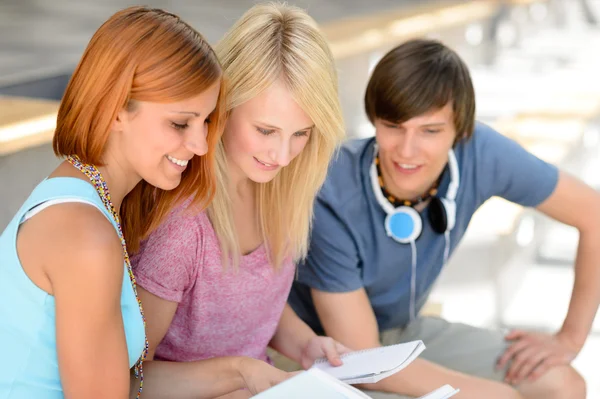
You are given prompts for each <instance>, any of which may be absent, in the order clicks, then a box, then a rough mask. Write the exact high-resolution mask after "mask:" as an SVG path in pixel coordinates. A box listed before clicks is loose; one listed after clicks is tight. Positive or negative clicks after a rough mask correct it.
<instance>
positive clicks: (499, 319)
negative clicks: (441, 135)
mask: <svg viewBox="0 0 600 399" xmlns="http://www.w3.org/2000/svg"><path fill="white" fill-rule="evenodd" d="M254 3H255V2H254V1H250V0H247V1H245V0H171V1H169V0H162V1H159V0H148V1H146V2H145V4H147V5H150V6H156V7H163V8H166V9H168V10H169V11H172V12H174V13H176V14H179V15H180V16H182V17H183V18H184V19H185V20H186V21H188V22H190V23H191V24H192V25H193V26H194V27H196V28H197V29H198V30H199V31H200V32H202V33H203V34H204V35H205V37H206V38H207V39H208V41H209V42H211V43H212V44H214V43H215V42H216V41H217V40H218V39H219V37H221V36H222V35H223V33H224V32H225V31H226V30H227V29H228V27H229V26H231V25H232V24H233V22H234V21H235V20H236V19H237V18H238V17H239V16H240V15H241V14H242V13H243V12H244V11H245V10H246V9H247V8H249V7H250V6H251V5H252V4H254ZM289 3H293V4H296V5H298V6H301V7H303V8H305V9H307V10H308V11H309V13H310V14H311V15H312V16H313V17H314V18H315V19H316V20H317V22H319V23H320V24H321V26H322V28H323V30H324V31H325V33H326V35H327V37H328V39H329V41H330V44H331V48H332V50H333V52H334V55H335V57H336V60H337V66H338V70H339V76H340V96H341V100H342V105H343V110H344V115H345V120H346V123H347V132H348V137H365V136H369V135H372V134H373V129H372V127H371V126H370V124H369V123H368V121H367V119H366V117H365V115H364V111H363V106H362V99H363V94H364V88H365V85H366V81H367V79H368V76H369V74H370V71H371V69H372V68H373V67H374V65H375V64H376V63H377V61H378V60H379V58H380V57H381V56H382V55H383V54H385V52H386V51H387V50H389V49H390V48H391V47H393V46H395V45H397V44H398V43H401V42H402V41H404V40H406V39H408V38H412V37H418V36H427V37H433V38H438V39H441V40H443V41H444V42H445V43H446V44H448V45H449V46H451V47H452V48H454V49H455V50H456V51H457V52H458V53H459V54H460V55H461V56H462V57H463V58H464V59H465V61H466V62H467V64H468V65H469V67H470V69H471V73H472V77H473V80H474V84H475V89H476V95H477V108H478V109H477V117H478V119H479V120H482V121H484V122H486V123H488V124H491V125H493V126H495V127H496V128H497V129H498V130H500V132H502V133H503V134H505V135H507V136H510V137H512V138H514V139H515V140H517V141H518V142H520V143H521V144H522V145H524V146H525V147H526V148H527V149H528V150H530V151H532V152H533V153H535V154H536V155H538V156H539V157H541V158H543V159H545V160H548V161H550V162H552V163H554V164H556V165H558V166H560V167H561V168H563V169H565V170H567V171H569V172H571V173H573V174H575V175H577V176H578V177H580V178H582V179H583V180H584V181H586V182H587V183H589V184H591V185H592V186H593V187H595V188H598V187H600V174H598V173H595V172H596V171H598V170H600V169H599V165H598V164H599V162H600V130H599V125H598V115H599V113H600V79H598V76H597V71H598V70H600V57H598V55H597V52H598V49H600V30H599V27H598V19H599V18H600V1H598V0H464V1H452V0H369V1H364V0H295V1H293V0H290V1H289ZM134 4H137V3H136V2H133V1H128V0H103V1H100V0H95V1H94V0H53V1H47V0H0V229H4V227H5V226H6V225H7V224H8V222H9V220H10V218H11V217H12V215H13V214H14V212H16V210H17V209H18V207H19V206H20V205H21V203H22V201H23V200H24V199H25V198H26V197H27V195H28V194H29V192H30V191H31V190H32V188H33V187H34V186H35V185H36V184H37V183H38V182H39V181H40V180H41V179H42V178H44V177H45V176H46V175H47V174H48V173H49V172H50V171H51V170H52V168H53V167H54V166H55V165H57V164H58V160H57V159H55V157H54V155H53V153H52V150H51V146H50V144H49V143H50V141H51V138H52V131H53V128H54V123H55V118H56V111H57V108H58V101H59V100H60V98H61V96H62V93H63V91H64V89H65V86H66V84H67V82H68V80H69V77H70V74H71V73H72V71H73V69H74V67H75V65H76V63H77V62H78V60H79V57H80V56H81V54H82V52H83V49H84V48H85V46H86V44H87V42H88V40H89V39H90V38H91V36H92V34H93V33H94V31H95V30H96V29H97V28H98V27H99V26H100V24H101V23H102V22H103V21H104V20H105V19H106V18H108V17H109V16H110V15H111V14H113V13H114V12H115V11H117V10H118V9H121V8H124V7H126V6H129V5H134ZM90 79H93V76H92V77H90ZM577 239H578V236H577V231H575V230H573V229H571V228H568V227H566V226H563V225H559V224H557V223H554V222H551V221H549V220H547V219H545V218H544V217H542V216H541V215H539V214H536V213H535V212H534V211H531V210H527V209H523V208H521V207H520V206H516V205H514V204H510V203H507V202H506V201H503V200H501V199H492V200H491V201H489V202H488V203H486V204H485V205H484V206H483V207H482V208H481V209H480V210H479V211H478V212H477V214H476V215H475V217H474V219H473V221H472V223H471V226H470V229H469V231H468V234H467V235H466V236H465V238H464V239H463V241H462V243H461V245H460V247H459V250H458V251H457V253H456V254H455V255H454V257H453V258H452V260H451V262H450V264H449V265H448V267H447V268H446V270H445V272H444V273H443V275H442V276H441V278H440V279H439V281H438V283H437V285H436V288H435V290H434V292H433V294H432V297H431V301H430V304H429V305H428V307H427V312H429V313H433V314H438V315H441V316H443V317H445V318H447V319H450V320H452V321H462V322H466V323H471V324H475V325H478V326H485V327H496V328H506V329H510V328H515V327H519V328H526V329H536V330H542V331H548V332H553V331H556V329H557V328H558V327H559V326H560V324H561V323H562V321H563V318H564V315H565V313H566V310H567V306H568V300H569V297H570V293H571V287H572V282H573V270H572V266H573V261H574V256H575V248H576V244H577ZM598 266H599V267H600V265H598ZM598 354H600V320H599V321H597V323H596V324H595V326H594V329H593V331H592V333H591V335H590V338H589V340H588V343H587V344H586V346H585V347H584V349H583V351H582V352H581V354H580V355H579V357H578V358H577V359H576V360H575V363H574V364H575V366H576V368H577V369H578V370H579V371H580V372H581V373H582V374H583V375H584V377H585V378H586V380H587V382H588V389H589V395H588V397H589V398H600V379H599V378H598V377H597V375H596V374H597V365H596V356H597V355H598Z"/></svg>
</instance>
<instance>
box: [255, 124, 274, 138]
mask: <svg viewBox="0 0 600 399" xmlns="http://www.w3.org/2000/svg"><path fill="white" fill-rule="evenodd" d="M256 130H258V132H259V133H260V134H264V135H265V136H268V135H270V134H272V133H273V132H275V130H273V129H263V128H262V127H258V126H257V127H256Z"/></svg>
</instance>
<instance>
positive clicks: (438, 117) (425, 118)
mask: <svg viewBox="0 0 600 399" xmlns="http://www.w3.org/2000/svg"><path fill="white" fill-rule="evenodd" d="M428 124H448V125H453V124H454V111H453V109H452V104H451V103H448V104H446V105H444V106H443V107H442V108H436V109H432V110H429V111H427V112H425V113H423V114H421V115H417V116H415V117H413V118H411V119H409V120H407V121H406V122H404V123H402V125H403V126H407V127H409V126H421V125H428Z"/></svg>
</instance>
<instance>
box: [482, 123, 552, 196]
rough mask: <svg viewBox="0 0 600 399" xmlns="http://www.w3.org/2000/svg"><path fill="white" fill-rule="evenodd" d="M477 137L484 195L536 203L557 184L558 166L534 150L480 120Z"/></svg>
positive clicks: (548, 194)
mask: <svg viewBox="0 0 600 399" xmlns="http://www.w3.org/2000/svg"><path fill="white" fill-rule="evenodd" d="M478 130H479V131H476V134H478V137H474V139H475V140H477V141H478V142H477V143H476V151H477V155H476V156H477V159H478V162H477V166H476V168H478V170H476V173H477V176H478V187H479V188H480V193H481V195H482V196H483V199H484V200H485V199H487V198H490V197H493V196H498V197H502V198H504V199H506V200H508V201H511V202H514V203H517V204H520V205H523V206H528V207H535V206H538V205H539V204H540V203H542V202H543V201H544V200H546V199H547V198H548V197H549V196H550V195H551V194H552V193H553V192H554V189H555V188H556V184H557V182H558V168H557V167H556V166H554V165H552V164H549V163H547V162H545V161H543V160H541V159H539V158H538V157H536V156H535V155H533V154H531V153H530V152H528V151H527V150H525V149H524V148H523V147H521V146H520V145H519V144H518V143H516V142H515V141H513V140H511V139H510V138H508V137H506V136H503V135H502V134H500V133H498V132H496V131H495V130H493V129H492V128H490V127H488V126H485V125H482V124H479V125H478Z"/></svg>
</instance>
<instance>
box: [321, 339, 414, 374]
mask: <svg viewBox="0 0 600 399" xmlns="http://www.w3.org/2000/svg"><path fill="white" fill-rule="evenodd" d="M423 350H425V344H423V341H412V342H407V343H402V344H396V345H390V346H382V347H379V348H373V349H366V350H362V351H357V352H350V353H347V354H345V355H343V356H342V362H343V363H344V364H343V365H341V366H339V367H334V366H332V365H330V364H329V362H328V361H327V359H319V360H317V361H316V362H315V364H314V365H313V368H317V369H320V370H322V371H325V372H326V373H328V374H330V375H332V376H333V377H335V378H337V379H339V380H341V381H344V382H345V383H346V384H372V383H375V382H378V381H381V380H382V379H384V378H387V377H389V376H391V375H393V374H396V373H397V372H398V371H400V370H402V369H403V368H405V367H406V366H408V365H409V364H410V363H411V362H412V361H413V360H415V359H416V358H417V356H419V354H420V353H421V352H423Z"/></svg>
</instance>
